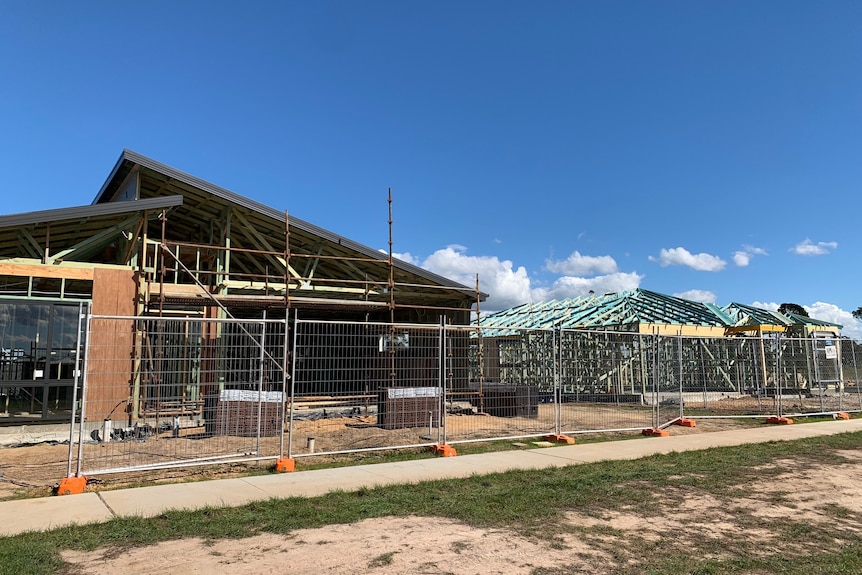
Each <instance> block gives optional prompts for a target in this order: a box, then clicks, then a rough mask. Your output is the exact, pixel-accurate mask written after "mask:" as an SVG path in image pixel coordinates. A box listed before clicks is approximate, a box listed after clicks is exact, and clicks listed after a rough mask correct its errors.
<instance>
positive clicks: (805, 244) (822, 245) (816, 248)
mask: <svg viewBox="0 0 862 575" xmlns="http://www.w3.org/2000/svg"><path fill="white" fill-rule="evenodd" d="M836 248H838V242H817V243H816V244H815V243H814V242H812V241H811V240H810V239H808V238H805V241H802V242H799V243H798V244H796V245H795V246H794V247H793V248H792V249H791V250H790V251H791V252H793V253H795V254H796V255H798V256H822V255H824V254H828V253H829V251H830V250H834V249H836Z"/></svg>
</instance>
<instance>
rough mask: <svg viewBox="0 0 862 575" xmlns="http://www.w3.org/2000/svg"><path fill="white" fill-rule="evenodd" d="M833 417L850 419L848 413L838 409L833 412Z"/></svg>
mask: <svg viewBox="0 0 862 575" xmlns="http://www.w3.org/2000/svg"><path fill="white" fill-rule="evenodd" d="M835 419H850V414H849V413H844V412H843V411H839V412H838V413H836V414H835Z"/></svg>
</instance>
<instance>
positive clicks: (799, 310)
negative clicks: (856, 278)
mask: <svg viewBox="0 0 862 575" xmlns="http://www.w3.org/2000/svg"><path fill="white" fill-rule="evenodd" d="M860 309H862V308H860ZM778 313H792V314H794V315H801V316H803V317H809V316H808V312H807V311H805V308H804V307H802V306H801V305H799V304H798V303H783V304H781V305H780V306H778Z"/></svg>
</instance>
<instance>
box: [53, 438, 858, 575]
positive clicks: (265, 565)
mask: <svg viewBox="0 0 862 575" xmlns="http://www.w3.org/2000/svg"><path fill="white" fill-rule="evenodd" d="M847 456H848V457H847V458H846V460H851V462H850V463H847V462H846V460H845V462H844V463H842V464H840V465H835V466H830V465H811V466H808V467H806V468H805V469H804V470H799V471H791V472H784V473H775V474H773V475H769V474H768V473H765V474H764V475H763V477H762V479H759V480H757V481H753V482H748V483H746V484H744V485H740V486H739V487H740V489H743V490H745V492H746V493H747V496H745V497H742V498H739V497H734V498H733V499H728V500H724V499H722V498H720V497H716V496H713V495H710V494H707V493H704V492H702V491H699V490H697V489H695V488H693V487H685V486H679V485H673V486H668V488H667V489H661V490H657V491H656V493H655V495H654V500H655V501H654V502H655V503H657V505H650V506H649V509H652V510H656V509H657V510H658V511H652V512H650V513H649V514H645V513H643V512H641V513H638V512H636V511H635V510H632V509H621V510H607V511H603V512H600V513H599V514H596V515H585V514H583V513H579V512H576V511H572V512H570V513H568V514H567V515H566V517H565V520H564V523H563V525H562V526H559V527H557V528H555V529H554V531H553V532H550V533H537V534H536V537H535V538H525V537H524V536H522V535H519V534H517V533H515V532H513V531H507V530H501V529H479V528H474V527H470V526H467V525H464V524H462V523H459V522H457V521H452V520H448V519H439V518H428V517H389V518H383V519H369V520H365V521H361V522H358V523H353V524H349V525H333V526H328V527H323V528H319V529H303V530H297V531H294V532H292V533H290V534H288V535H273V534H266V535H258V536H255V537H249V538H246V539H237V540H219V541H205V540H201V539H186V540H178V541H170V542H165V543H160V544H158V545H155V546H152V547H145V548H137V549H130V550H124V551H123V552H122V553H121V554H118V553H117V552H116V550H115V549H100V550H97V551H93V552H90V553H83V552H71V551H70V552H64V553H63V554H62V557H63V559H64V560H65V561H67V562H69V563H70V564H71V565H72V566H73V568H74V569H77V570H78V571H74V572H75V573H78V572H80V573H93V574H95V573H109V572H112V571H114V570H120V569H122V570H128V569H132V570H135V571H146V572H154V573H158V572H162V571H170V572H171V573H177V574H184V573H187V574H197V573H201V574H204V573H212V572H227V570H228V569H229V570H230V573H232V574H233V575H252V574H257V573H276V572H286V571H288V572H296V573H300V572H314V573H332V574H341V573H359V572H363V573H365V572H367V573H375V574H380V575H389V574H396V573H398V574H400V573H429V574H437V573H439V574H443V573H471V574H476V575H492V574H498V573H506V574H521V573H523V574H527V573H535V572H541V571H542V570H550V571H553V570H560V571H564V572H573V573H606V572H609V571H611V570H613V569H615V568H619V567H621V566H624V565H630V564H632V562H633V561H634V562H637V561H638V560H639V559H642V558H643V556H642V555H639V554H640V553H651V552H652V551H651V550H655V549H662V550H663V553H667V552H671V551H674V550H676V551H678V552H680V553H691V552H696V553H698V556H699V557H701V558H714V559H728V558H732V557H733V556H734V553H735V552H736V550H738V549H739V548H740V546H742V545H744V546H745V547H746V549H747V553H750V554H751V555H753V556H757V555H763V556H766V555H775V554H806V553H818V552H822V551H823V548H822V542H818V541H816V540H811V541H808V540H805V539H795V540H794V539H788V538H787V537H786V532H785V531H783V530H782V529H783V526H784V525H785V524H784V523H783V520H786V519H790V520H793V521H794V522H796V523H797V524H801V525H805V526H807V527H808V528H810V529H811V530H812V532H818V531H820V530H824V531H825V530H828V531H829V533H830V537H833V538H834V541H836V543H837V544H839V545H840V544H841V542H842V540H850V538H853V537H855V536H856V535H855V534H858V533H859V532H860V530H862V523H860V519H862V497H860V495H862V493H860V490H859V488H858V487H856V484H857V483H858V478H859V477H860V476H862V462H860V461H859V459H860V453H858V452H849V453H848V454H847ZM781 467H782V468H785V467H784V466H783V465H781Z"/></svg>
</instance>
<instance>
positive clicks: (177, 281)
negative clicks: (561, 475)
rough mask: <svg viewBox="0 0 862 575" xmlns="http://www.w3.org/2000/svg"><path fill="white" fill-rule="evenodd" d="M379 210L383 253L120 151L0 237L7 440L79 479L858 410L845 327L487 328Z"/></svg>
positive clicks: (746, 316) (476, 306)
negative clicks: (60, 454) (93, 177)
mask: <svg viewBox="0 0 862 575" xmlns="http://www.w3.org/2000/svg"><path fill="white" fill-rule="evenodd" d="M392 205H393V201H392V194H391V192H390V193H389V197H388V222H389V230H388V245H389V249H388V253H383V252H381V251H379V250H376V249H373V248H370V247H367V246H364V245H361V244H359V243H357V242H354V241H352V240H349V239H348V238H345V237H342V236H339V235H337V234H334V233H332V232H329V231H327V230H325V229H322V228H319V227H317V226H315V225H313V224H310V223H308V222H305V221H303V220H300V219H297V218H294V217H291V216H290V215H289V213H288V212H287V211H280V210H276V209H274V208H270V207H267V206H264V205H262V204H259V203H257V202H255V201H253V200H250V199H248V198H245V197H243V196H240V195H238V194H235V193H233V192H231V191H229V190H226V189H223V188H220V187H218V186H215V185H213V184H210V183H208V182H205V181H203V180H200V179H199V178H196V177H194V176H191V175H189V174H186V173H183V172H180V171H179V170H176V169H174V168H171V167H169V166H166V165H163V164H160V163H158V162H156V161H154V160H152V159H149V158H147V157H144V156H142V155H140V154H137V153H135V152H131V151H129V150H125V151H123V153H122V154H121V155H120V158H119V159H118V161H117V163H116V165H115V166H114V167H113V169H112V170H111V172H110V174H109V176H108V178H107V180H106V181H105V183H104V185H103V186H102V188H101V189H100V190H99V191H98V192H97V193H96V195H95V198H94V199H93V201H92V203H91V204H89V205H86V206H80V207H71V208H59V209H50V210H44V211H39V212H30V213H24V214H13V215H3V216H0V349H2V356H0V426H2V427H5V428H6V429H9V430H12V429H19V428H20V429H25V428H26V429H28V430H30V431H32V429H34V428H38V427H39V426H46V425H54V426H57V425H60V426H65V427H63V429H65V431H63V432H61V433H60V434H59V435H58V436H56V437H55V438H54V440H55V441H62V442H63V444H64V447H65V448H66V449H67V458H66V461H65V466H64V467H65V469H61V470H60V472H61V474H62V475H63V476H66V477H84V476H91V477H92V476H99V475H108V474H113V473H124V472H131V471H141V470H150V469H177V468H184V467H192V466H200V465H211V464H219V463H243V462H260V461H275V462H277V464H278V463H279V462H288V461H289V462H292V461H293V460H294V459H295V458H299V457H312V456H322V455H330V456H332V455H339V454H350V453H361V452H365V451H375V450H390V449H396V448H398V449H405V448H423V449H424V448H431V449H434V450H436V451H437V452H438V453H439V454H441V455H454V454H455V453H456V449H457V445H458V444H459V443H465V442H475V441H489V440H498V439H508V440H516V439H531V440H546V441H551V442H571V441H574V439H573V437H574V436H577V435H578V434H586V433H608V432H615V433H652V434H657V435H660V434H662V433H665V430H666V429H667V428H668V427H669V426H671V425H673V424H678V425H679V424H685V425H689V426H693V425H694V421H696V420H697V419H698V418H701V419H702V420H706V419H707V418H716V419H727V418H739V419H745V418H759V419H765V418H769V417H771V418H775V419H776V420H777V422H780V423H787V422H788V421H789V420H790V419H791V418H792V417H794V416H796V417H799V416H803V417H810V416H816V415H820V416H834V417H845V416H847V414H848V413H849V412H853V411H862V395H860V385H859V370H858V363H857V362H858V360H857V356H858V355H859V354H860V353H862V348H860V346H859V344H858V342H855V341H853V340H850V339H847V338H844V337H842V336H841V334H840V329H841V326H839V325H836V324H833V323H829V322H825V321H821V320H817V319H814V318H808V317H803V316H797V315H793V314H781V313H778V312H772V311H768V310H762V309H758V308H754V307H751V306H747V305H744V304H739V303H731V304H729V305H728V306H725V307H722V308H720V307H718V306H715V305H712V304H703V303H699V302H692V301H688V300H685V299H682V298H679V297H675V296H669V295H664V294H660V293H657V292H652V291H649V290H643V289H639V290H633V291H630V292H620V293H615V294H601V295H594V294H591V295H589V296H585V297H583V298H575V299H570V300H561V301H551V302H545V303H541V304H525V305H523V306H519V307H516V308H512V309H509V310H503V311H499V312H496V313H492V314H486V313H483V312H482V302H484V301H485V300H486V298H487V294H485V293H483V292H482V291H481V286H480V279H481V278H479V277H477V278H476V282H475V285H471V286H465V285H461V284H459V283H457V282H454V281H452V280H449V279H447V278H444V277H442V276H439V275H436V274H433V273H431V272H429V271H427V270H424V269H422V268H419V267H417V266H414V265H412V264H409V263H407V262H403V261H401V260H399V259H397V258H395V257H394V256H393V243H394V242H393V215H392V212H393V210H392ZM30 431H28V432H30ZM52 472H54V473H56V470H55V471H52Z"/></svg>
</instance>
